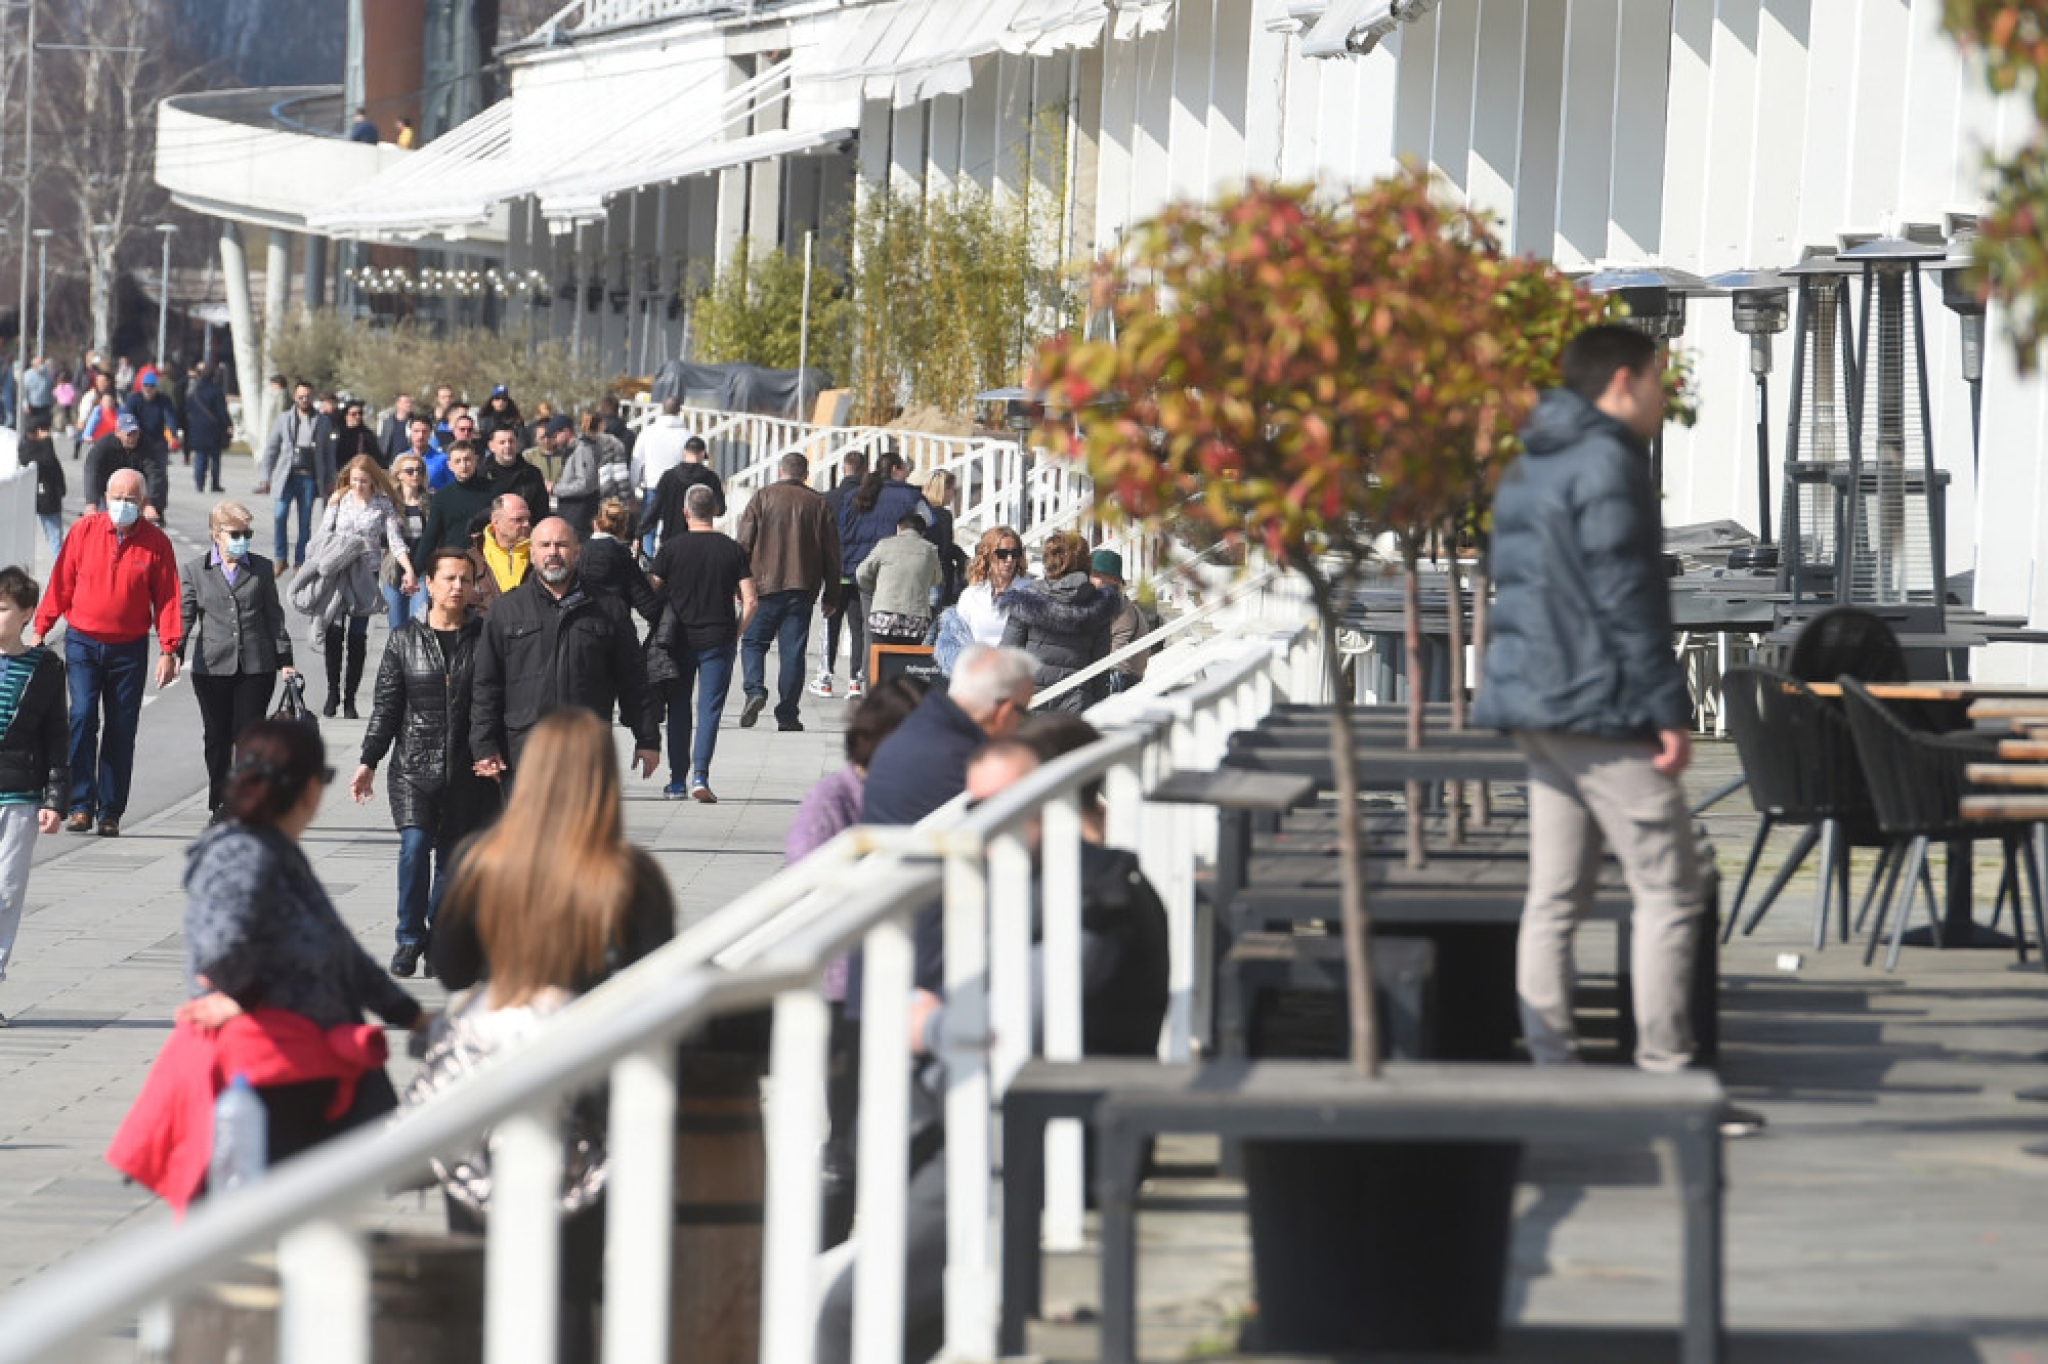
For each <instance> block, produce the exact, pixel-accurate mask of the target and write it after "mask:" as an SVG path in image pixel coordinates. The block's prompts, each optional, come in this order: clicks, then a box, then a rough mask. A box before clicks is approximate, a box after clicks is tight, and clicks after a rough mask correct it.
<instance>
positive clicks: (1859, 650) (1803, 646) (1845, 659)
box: [1786, 606, 1906, 682]
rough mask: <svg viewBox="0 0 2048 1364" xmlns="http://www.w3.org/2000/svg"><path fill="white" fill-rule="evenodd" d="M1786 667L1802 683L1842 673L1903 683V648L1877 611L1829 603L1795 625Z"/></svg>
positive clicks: (1829, 679) (1827, 678)
mask: <svg viewBox="0 0 2048 1364" xmlns="http://www.w3.org/2000/svg"><path fill="white" fill-rule="evenodd" d="M1786 670H1787V671H1788V672H1790V673H1791V674H1792V675H1793V676H1794V677H1796V678H1798V679H1799V680H1800V681H1802V682H1832V681H1834V680H1835V679H1836V678H1838V677H1841V676H1844V675H1845V674H1846V675H1847V676H1849V677H1854V678H1857V679H1859V680H1861V681H1864V682H1904V681H1905V680H1906V651H1905V650H1904V649H1903V648H1901V647H1900V646H1899V637H1898V635H1897V634H1896V633H1894V632H1893V630H1892V627H1891V626H1890V625H1888V624H1887V623H1886V622H1885V620H1884V618H1883V617H1882V616H1879V615H1877V614H1875V613H1874V612H1870V611H1865V610H1864V609H1863V608H1862V607H1860V606H1830V607H1829V608H1828V609H1827V610H1825V611H1822V612H1821V613H1820V614H1819V615H1816V616H1815V617H1814V618H1813V619H1811V620H1809V621H1807V622H1806V624H1805V625H1803V626H1801V627H1800V629H1799V634H1798V636H1797V637H1796V638H1795V639H1794V640H1793V641H1792V656H1791V657H1790V658H1789V659H1787V660H1786Z"/></svg>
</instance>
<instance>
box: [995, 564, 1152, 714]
mask: <svg viewBox="0 0 2048 1364" xmlns="http://www.w3.org/2000/svg"><path fill="white" fill-rule="evenodd" d="M996 604H997V605H998V606H1000V607H1002V608H1003V610H1005V611H1007V612H1008V613H1009V621H1008V624H1006V625H1005V626H1004V627H1003V644H1004V646H1005V647H1009V648H1017V649H1022V650H1024V651H1025V652H1026V653H1028V654H1030V655H1031V656H1032V657H1033V658H1035V659H1037V660H1038V668H1037V670H1036V671H1035V672H1034V673H1033V674H1032V681H1033V682H1034V683H1036V684H1037V687H1038V690H1040V691H1044V690H1045V689H1046V688H1047V687H1050V686H1052V685H1053V684H1054V683H1057V682H1063V681H1065V680H1066V679H1067V678H1069V677H1072V676H1073V675H1074V674H1075V673H1077V672H1080V671H1081V670H1082V669H1083V668H1085V667H1087V666H1088V665H1089V664H1091V663H1095V662H1097V661H1099V660H1101V659H1103V658H1105V657H1107V656H1108V654H1109V627H1110V626H1112V625H1114V624H1115V623H1116V618H1117V613H1118V612H1120V611H1122V610H1123V609H1124V597H1123V593H1121V592H1118V591H1117V590H1116V589H1115V588H1101V587H1097V586H1096V585H1095V584H1094V583H1092V582H1090V581H1089V580H1088V575H1087V574H1086V573H1084V572H1081V571H1079V570H1076V571H1074V572H1072V573H1069V574H1067V576H1065V577H1064V578H1059V579H1056V580H1054V581H1052V582H1047V581H1045V580H1044V579H1038V578H1034V579H1030V580H1027V581H1025V582H1020V583H1018V584H1017V585H1016V586H1015V587H1013V588H1011V589H1010V590H1009V591H1007V592H1005V593H1003V595H1002V597H1001V598H1000V599H999V600H998V601H997V603H996ZM1096 682H1097V684H1099V685H1090V686H1086V687H1082V688H1080V689H1079V690H1077V691H1072V692H1069V693H1067V694H1066V695H1065V696H1063V697H1061V698H1060V699H1059V700H1058V701H1056V702H1054V703H1053V708H1054V709H1056V710H1065V711H1074V712H1079V711H1082V710H1086V709H1087V708H1088V706H1089V705H1090V703H1092V702H1094V701H1098V700H1100V699H1101V698H1102V697H1104V696H1106V695H1108V693H1109V681H1108V679H1107V678H1106V677H1103V678H1098V679H1096Z"/></svg>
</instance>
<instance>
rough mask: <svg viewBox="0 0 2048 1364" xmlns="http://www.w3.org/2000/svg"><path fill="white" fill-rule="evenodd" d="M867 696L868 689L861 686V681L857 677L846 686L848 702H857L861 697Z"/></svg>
mask: <svg viewBox="0 0 2048 1364" xmlns="http://www.w3.org/2000/svg"><path fill="white" fill-rule="evenodd" d="M867 694H868V689H867V688H866V687H865V686H864V685H862V683H861V680H860V679H859V678H858V677H856V678H854V679H853V681H851V682H849V683H847V684H846V699H847V700H849V701H858V700H860V699H861V697H863V696H866V695H867Z"/></svg>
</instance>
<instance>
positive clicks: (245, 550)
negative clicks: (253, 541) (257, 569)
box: [227, 535, 249, 559]
mask: <svg viewBox="0 0 2048 1364" xmlns="http://www.w3.org/2000/svg"><path fill="white" fill-rule="evenodd" d="M227 554H228V557H229V558H230V559H246V558H248V557H249V537H248V536H246V535H230V536H229V537H228V545H227Z"/></svg>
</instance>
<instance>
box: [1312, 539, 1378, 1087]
mask: <svg viewBox="0 0 2048 1364" xmlns="http://www.w3.org/2000/svg"><path fill="white" fill-rule="evenodd" d="M1297 567H1300V565H1298V564H1297ZM1304 576H1305V577H1307V578H1308V582H1309V592H1310V593H1311V595H1312V596H1313V597H1314V599H1315V604H1316V616H1317V619H1318V620H1320V621H1321V623H1322V629H1323V661H1324V668H1325V670H1326V672H1327V675H1328V677H1329V681H1330V743H1331V745H1332V753H1331V757H1332V760H1333V761H1332V766H1333V768H1334V769H1335V772H1336V777H1337V862H1338V868H1339V877H1338V886H1339V890H1338V894H1339V896H1340V903H1341V905H1342V910H1343V923H1344V978H1345V983H1346V985H1347V986H1348V987H1349V993H1350V1000H1351V1068H1352V1070H1353V1071H1355V1072H1356V1073H1357V1074H1359V1075H1361V1076H1363V1077H1365V1078H1367V1079H1370V1078H1372V1077H1373V1076H1375V1075H1377V1074H1379V1069H1380V1044H1379V1003H1378V1000H1377V998H1376V995H1375V992H1374V989H1373V980H1372V914H1371V910H1370V907H1369V906H1368V905H1367V903H1366V896H1365V851H1366V850H1365V838H1364V833H1363V830H1362V829H1361V828H1360V826H1359V811H1358V752H1357V749H1356V748H1355V747H1354V745H1355V744H1356V743H1357V740H1356V738H1355V737H1354V735H1353V733H1352V728H1351V706H1350V703H1349V700H1348V699H1347V698H1346V696H1345V694H1344V664H1343V660H1342V658H1341V657H1340V656H1339V655H1338V653H1337V601H1336V593H1335V591H1334V590H1333V588H1332V585H1331V584H1330V583H1329V582H1328V581H1327V580H1326V579H1324V578H1323V577H1322V575H1321V573H1320V572H1319V571H1316V570H1314V569H1312V568H1311V569H1307V570H1304Z"/></svg>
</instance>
